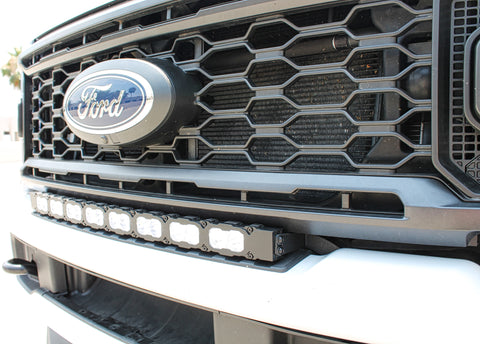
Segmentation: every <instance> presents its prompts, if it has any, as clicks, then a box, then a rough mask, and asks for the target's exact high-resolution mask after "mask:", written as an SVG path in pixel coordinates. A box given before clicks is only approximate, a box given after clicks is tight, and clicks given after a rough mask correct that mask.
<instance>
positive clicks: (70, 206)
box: [65, 199, 83, 224]
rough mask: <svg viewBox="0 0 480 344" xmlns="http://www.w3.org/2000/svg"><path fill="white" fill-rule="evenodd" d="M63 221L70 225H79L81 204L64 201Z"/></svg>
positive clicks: (81, 218)
mask: <svg viewBox="0 0 480 344" xmlns="http://www.w3.org/2000/svg"><path fill="white" fill-rule="evenodd" d="M65 219H66V220H67V221H69V222H71V223H75V224H79V223H82V222H83V213H82V203H80V202H77V201H73V200H70V199H69V200H66V201H65Z"/></svg>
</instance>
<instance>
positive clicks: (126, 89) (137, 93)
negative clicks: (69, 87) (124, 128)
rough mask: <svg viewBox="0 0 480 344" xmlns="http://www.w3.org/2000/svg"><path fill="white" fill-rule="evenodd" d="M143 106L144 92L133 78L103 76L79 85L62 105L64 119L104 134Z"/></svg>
mask: <svg viewBox="0 0 480 344" xmlns="http://www.w3.org/2000/svg"><path fill="white" fill-rule="evenodd" d="M145 103H146V94H145V89H144V87H143V86H142V85H140V84H139V83H138V82H137V81H136V80H134V79H133V78H131V77H129V76H126V75H119V74H110V73H109V74H103V75H101V76H97V77H93V78H88V79H86V80H84V81H83V82H81V83H80V84H79V85H78V86H76V87H75V89H74V90H73V91H72V92H71V93H70V94H69V95H68V98H67V99H66V102H65V110H66V113H67V115H68V116H69V117H70V118H71V120H73V121H74V122H75V123H77V124H78V125H80V126H82V127H84V128H90V129H97V130H104V129H111V128H115V127H118V126H121V125H123V124H125V123H127V122H129V121H130V120H132V119H133V118H135V116H137V115H138V114H139V113H141V111H142V110H143V108H144V107H145Z"/></svg>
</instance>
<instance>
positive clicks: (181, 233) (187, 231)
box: [170, 221, 200, 246]
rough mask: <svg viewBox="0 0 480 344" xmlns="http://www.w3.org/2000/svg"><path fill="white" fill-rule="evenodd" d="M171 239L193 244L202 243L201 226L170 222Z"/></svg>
mask: <svg viewBox="0 0 480 344" xmlns="http://www.w3.org/2000/svg"><path fill="white" fill-rule="evenodd" d="M170 239H172V241H174V242H177V243H182V242H185V243H187V244H190V245H192V246H196V245H198V244H199V243H200V228H198V226H196V225H194V224H184V223H180V222H177V221H172V222H170Z"/></svg>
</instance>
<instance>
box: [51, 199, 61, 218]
mask: <svg viewBox="0 0 480 344" xmlns="http://www.w3.org/2000/svg"><path fill="white" fill-rule="evenodd" d="M50 214H51V215H52V216H53V217H55V218H57V219H63V217H64V211H63V199H61V198H57V197H53V198H52V197H51V198H50Z"/></svg>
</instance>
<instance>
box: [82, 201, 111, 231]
mask: <svg viewBox="0 0 480 344" xmlns="http://www.w3.org/2000/svg"><path fill="white" fill-rule="evenodd" d="M83 214H84V219H85V224H86V225H87V226H90V227H92V228H94V229H103V228H105V226H106V220H105V207H104V206H103V205H97V204H94V203H87V204H86V205H85V207H84V208H83Z"/></svg>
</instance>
